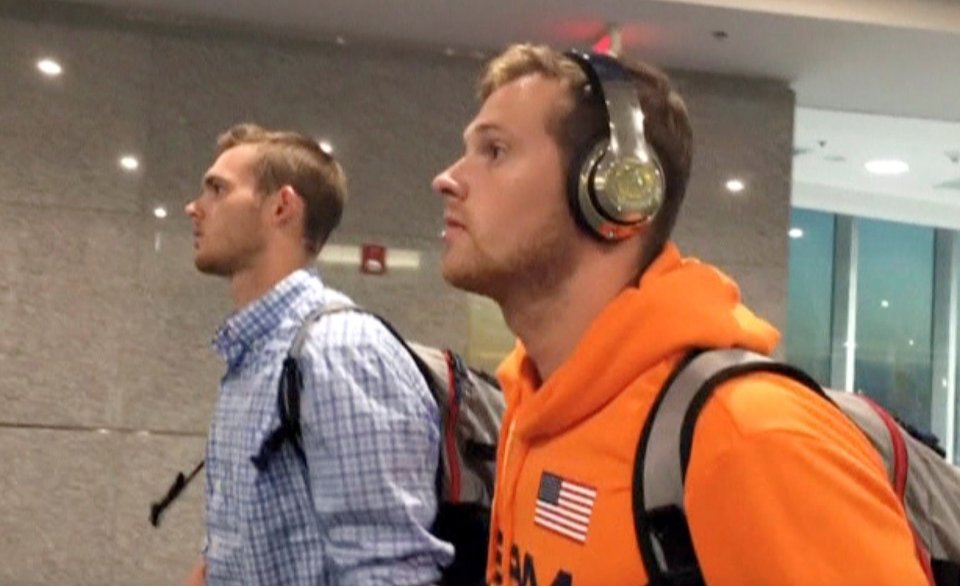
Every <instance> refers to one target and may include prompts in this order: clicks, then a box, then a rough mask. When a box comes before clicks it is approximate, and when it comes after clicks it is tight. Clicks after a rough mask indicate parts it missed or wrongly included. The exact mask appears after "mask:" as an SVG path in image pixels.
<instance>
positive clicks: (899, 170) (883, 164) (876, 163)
mask: <svg viewBox="0 0 960 586" xmlns="http://www.w3.org/2000/svg"><path fill="white" fill-rule="evenodd" d="M863 167H864V168H865V169H866V170H867V171H869V172H870V173H873V174H874V175H901V174H903V173H906V172H907V171H909V170H910V165H907V164H906V163H905V162H904V161H901V160H900V159H874V160H872V161H867V162H866V163H865V164H864V165H863Z"/></svg>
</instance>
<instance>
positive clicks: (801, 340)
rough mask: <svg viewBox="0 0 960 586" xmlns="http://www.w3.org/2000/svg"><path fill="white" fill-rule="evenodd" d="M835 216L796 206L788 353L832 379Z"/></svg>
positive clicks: (792, 360) (820, 376) (826, 380)
mask: <svg viewBox="0 0 960 586" xmlns="http://www.w3.org/2000/svg"><path fill="white" fill-rule="evenodd" d="M833 242H834V216H833V214H829V213H825V212H817V211H813V210H805V209H800V208H793V210H792V211H791V214H790V258H789V263H790V264H789V276H788V283H787V331H786V340H785V342H786V359H787V360H788V361H789V362H790V363H792V364H794V365H796V366H798V367H800V368H802V369H804V370H806V371H807V372H808V373H810V375H812V376H813V377H814V378H815V379H817V381H819V382H820V383H821V384H824V385H826V384H828V383H829V382H830V323H831V316H832V311H831V305H832V302H833Z"/></svg>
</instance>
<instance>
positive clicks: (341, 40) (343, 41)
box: [337, 37, 347, 46]
mask: <svg viewBox="0 0 960 586" xmlns="http://www.w3.org/2000/svg"><path fill="white" fill-rule="evenodd" d="M337 44H338V45H340V46H343V45H346V44H347V39H345V38H343V37H337Z"/></svg>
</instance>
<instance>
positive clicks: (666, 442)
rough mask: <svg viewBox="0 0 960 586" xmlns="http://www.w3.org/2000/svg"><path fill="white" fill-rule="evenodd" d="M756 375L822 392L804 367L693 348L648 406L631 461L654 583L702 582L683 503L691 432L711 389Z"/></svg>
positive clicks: (640, 535)
mask: <svg viewBox="0 0 960 586" xmlns="http://www.w3.org/2000/svg"><path fill="white" fill-rule="evenodd" d="M751 372H772V373H776V374H780V375H783V376H786V377H789V378H791V379H794V380H797V381H798V382H800V383H802V384H804V385H806V386H808V387H810V388H811V389H812V390H814V391H815V392H817V393H818V394H820V395H821V396H824V397H825V395H824V393H823V389H821V388H820V385H819V384H817V382H816V381H815V380H813V379H812V378H811V377H810V376H809V375H807V374H806V373H805V372H803V371H801V370H799V369H797V368H794V367H792V366H790V365H787V364H782V363H778V362H774V361H772V360H771V359H770V358H768V357H766V356H763V355H761V354H757V353H754V352H750V351H747V350H740V349H723V350H711V351H707V352H700V353H692V354H690V355H688V356H687V357H686V358H685V359H684V360H682V361H681V363H680V364H679V365H678V366H677V368H676V369H675V370H674V372H673V373H672V374H671V376H670V377H669V378H668V379H667V382H666V383H665V384H664V387H663V389H662V390H661V391H660V394H659V395H658V396H657V399H656V401H655V402H654V404H653V407H652V408H651V412H650V415H649V416H648V417H647V420H646V422H645V423H644V426H643V430H642V432H641V434H640V440H639V442H638V446H637V455H636V459H635V460H634V469H633V517H634V530H635V532H636V536H637V544H638V545H639V548H640V555H641V558H642V560H643V564H644V567H645V568H646V571H647V576H648V578H649V581H650V584H651V586H667V585H697V584H703V583H704V579H703V575H702V574H701V572H700V566H699V563H698V562H697V555H696V551H695V550H694V547H693V539H692V538H691V536H690V529H689V526H688V525H687V518H686V513H685V511H684V507H683V484H684V480H685V479H686V471H687V465H688V464H689V462H690V452H691V449H692V446H693V434H694V431H695V428H696V424H697V419H698V418H699V416H700V412H701V411H702V410H703V408H704V406H705V405H706V403H707V401H709V400H710V397H712V396H713V392H714V390H715V389H716V388H717V387H718V386H719V385H721V384H722V383H724V382H726V381H728V380H730V379H732V378H734V377H737V376H740V375H743V374H747V373H751ZM678 429H679V430H680V433H679V434H678V433H677V430H678Z"/></svg>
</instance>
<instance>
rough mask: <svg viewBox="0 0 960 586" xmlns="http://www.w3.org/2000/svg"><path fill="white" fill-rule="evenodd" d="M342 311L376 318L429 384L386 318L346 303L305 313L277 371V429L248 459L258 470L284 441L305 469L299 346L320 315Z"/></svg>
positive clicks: (414, 356)
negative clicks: (281, 365)
mask: <svg viewBox="0 0 960 586" xmlns="http://www.w3.org/2000/svg"><path fill="white" fill-rule="evenodd" d="M345 311H355V312H358V313H363V314H366V315H369V316H371V317H373V318H376V320H377V321H379V322H380V324H381V325H383V327H384V328H385V329H386V330H387V331H388V332H390V335H392V336H393V337H394V338H395V339H396V340H397V341H398V342H399V343H400V345H401V346H403V348H404V349H405V350H406V351H407V354H409V355H410V357H411V358H412V359H413V362H414V364H416V366H417V370H419V371H420V374H421V375H422V376H423V378H424V380H425V381H426V384H427V385H428V386H429V385H432V384H433V375H432V374H431V371H430V367H429V366H427V364H426V363H425V362H424V361H423V359H422V358H420V356H419V355H417V353H416V352H414V350H413V349H412V348H411V347H410V345H409V344H407V341H406V340H404V339H403V336H401V335H400V333H399V332H397V330H396V329H395V328H394V327H393V325H391V324H390V322H388V321H387V320H386V319H384V318H382V317H380V316H379V315H377V314H375V313H373V312H371V311H368V310H366V309H364V308H362V307H359V306H357V305H352V304H348V303H338V302H335V303H328V304H326V305H323V306H321V307H318V308H316V309H314V310H313V311H311V312H310V313H308V314H307V316H306V317H305V318H304V319H303V324H301V326H300V329H299V330H298V331H297V334H296V336H294V338H293V342H292V343H291V344H290V349H289V350H288V351H287V356H286V358H284V359H283V368H282V370H281V372H280V388H279V392H278V393H277V411H278V412H279V414H280V427H278V428H277V429H275V430H273V432H272V433H271V434H270V436H269V437H268V438H267V439H266V441H264V443H263V445H262V446H261V448H260V451H259V452H258V453H257V454H256V455H255V456H252V457H251V458H250V460H251V461H252V462H253V464H254V466H256V467H257V469H258V470H263V469H264V468H265V467H266V465H267V462H268V461H269V460H270V457H271V456H272V455H273V453H274V452H276V451H277V450H279V449H280V448H281V447H282V446H283V444H284V443H286V442H288V441H289V442H290V443H291V445H293V448H294V450H296V452H297V457H299V458H300V460H301V461H302V462H303V463H304V466H306V463H307V456H306V454H305V453H304V451H303V431H302V429H301V426H300V394H301V392H302V390H303V372H302V370H301V369H300V357H301V356H302V354H303V346H304V344H305V343H306V340H307V335H308V334H309V333H310V328H311V327H313V324H315V323H317V322H318V321H320V320H321V319H323V317H324V316H327V315H331V314H334V313H342V312H345Z"/></svg>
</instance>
